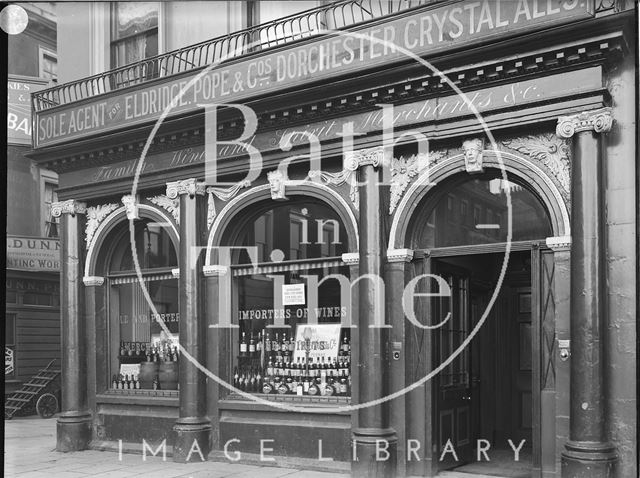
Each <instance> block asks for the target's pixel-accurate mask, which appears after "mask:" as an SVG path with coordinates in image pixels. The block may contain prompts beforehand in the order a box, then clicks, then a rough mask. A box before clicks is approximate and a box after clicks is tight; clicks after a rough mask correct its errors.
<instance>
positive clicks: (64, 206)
mask: <svg viewBox="0 0 640 478" xmlns="http://www.w3.org/2000/svg"><path fill="white" fill-rule="evenodd" d="M86 212H87V205H86V203H83V202H80V201H76V200H75V199H69V200H67V201H57V202H54V203H52V204H51V215H52V216H53V217H60V216H61V215H62V214H72V215H75V214H86Z"/></svg>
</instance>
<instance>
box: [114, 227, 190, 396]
mask: <svg viewBox="0 0 640 478" xmlns="http://www.w3.org/2000/svg"><path fill="white" fill-rule="evenodd" d="M129 237H130V236H129V229H128V224H127V227H126V228H123V229H122V231H121V232H120V236H118V240H117V241H116V242H115V246H114V247H113V249H112V253H111V258H110V261H109V274H108V277H107V280H108V283H109V298H108V300H109V315H110V327H109V329H110V330H109V332H110V338H111V340H110V344H111V345H110V348H111V350H110V352H111V354H110V356H111V361H110V365H111V384H110V388H111V389H114V390H132V389H134V390H135V389H162V390H175V389H177V387H178V355H179V350H178V337H179V322H180V315H179V310H178V279H176V278H174V277H173V275H172V273H171V269H174V268H176V267H177V257H176V253H175V249H174V246H173V244H172V242H171V240H170V237H169V235H168V233H167V232H166V230H165V229H164V228H163V227H162V226H160V225H159V224H158V223H155V222H153V221H149V220H139V221H136V222H135V249H136V256H137V260H138V261H137V262H138V265H139V267H140V271H141V273H142V279H143V280H142V283H141V282H140V280H139V278H138V276H137V274H136V271H135V265H134V264H135V263H134V260H133V255H132V246H131V243H130V240H129ZM143 286H144V287H143ZM145 289H146V292H147V293H148V296H149V299H150V300H151V304H153V308H152V307H151V304H150V303H149V301H148V300H147V298H146V297H145ZM154 309H155V310H154ZM161 324H164V327H163V326H162V325H161Z"/></svg>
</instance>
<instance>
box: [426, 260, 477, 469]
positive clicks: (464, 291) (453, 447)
mask: <svg viewBox="0 0 640 478" xmlns="http://www.w3.org/2000/svg"><path fill="white" fill-rule="evenodd" d="M434 266H435V267H434V269H435V273H436V274H438V275H439V276H441V277H442V278H443V279H445V280H446V282H447V283H448V284H449V288H450V290H451V295H450V296H448V297H436V298H434V299H433V300H432V304H433V313H434V318H435V321H434V322H439V321H440V320H443V319H444V318H445V317H446V316H447V315H448V314H451V316H450V317H449V320H447V322H446V323H445V324H444V325H443V326H442V327H440V328H438V329H436V330H435V331H434V336H433V338H434V347H433V352H434V358H433V363H434V365H436V366H438V365H440V364H442V363H444V362H445V361H447V360H448V359H450V357H451V355H452V354H453V353H454V352H455V351H456V350H457V349H458V348H459V347H460V346H461V345H462V344H463V342H464V341H465V339H466V338H467V337H468V336H469V331H470V313H469V273H468V272H467V271H466V270H465V269H461V268H457V267H453V266H451V265H449V264H446V263H444V262H441V261H437V262H436V261H434ZM470 371H471V353H470V347H465V348H464V349H463V351H462V352H461V353H460V354H459V355H458V356H457V357H456V358H455V359H453V361H451V362H450V363H449V364H448V365H447V366H446V367H444V369H442V371H441V372H440V373H439V374H438V375H437V379H436V381H435V384H436V386H435V387H434V394H435V397H434V403H435V405H436V407H435V412H436V413H435V417H434V418H435V421H436V433H435V436H434V438H435V441H436V443H437V448H438V454H437V456H436V457H434V459H436V460H438V468H439V469H449V468H454V467H456V466H460V465H461V464H463V463H467V462H469V461H471V460H472V457H473V437H474V433H473V430H472V426H473V419H472V413H473V412H472V390H471V388H472V382H471V374H470Z"/></svg>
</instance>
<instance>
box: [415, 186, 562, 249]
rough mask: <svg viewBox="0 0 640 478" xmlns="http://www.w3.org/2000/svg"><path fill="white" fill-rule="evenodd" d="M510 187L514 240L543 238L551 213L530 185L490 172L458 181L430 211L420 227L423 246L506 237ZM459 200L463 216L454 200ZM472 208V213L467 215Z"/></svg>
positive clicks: (478, 242) (547, 233)
mask: <svg viewBox="0 0 640 478" xmlns="http://www.w3.org/2000/svg"><path fill="white" fill-rule="evenodd" d="M507 191H509V193H510V196H511V207H512V218H513V219H512V238H511V239H512V241H524V240H533V239H544V238H546V237H549V236H551V235H552V232H551V224H550V222H549V218H548V214H547V212H546V210H545V208H544V206H543V205H542V203H541V202H540V200H539V199H538V198H537V197H536V196H535V195H534V194H533V193H532V192H531V191H529V190H528V189H527V188H525V187H523V186H521V185H519V184H517V183H515V182H513V181H510V180H504V179H502V178H495V177H491V176H488V175H484V176H482V177H475V178H472V179H468V180H466V181H463V182H461V183H460V182H458V183H457V184H455V185H454V186H453V187H452V188H451V190H450V191H449V192H448V193H447V194H446V195H444V196H443V197H442V198H441V199H440V200H439V201H438V202H437V204H436V205H435V207H434V208H433V209H432V210H426V209H427V206H423V207H424V209H425V211H424V212H425V214H427V213H428V214H429V219H428V220H427V222H426V224H425V225H424V226H423V227H422V228H421V230H420V231H418V234H417V236H416V237H417V242H418V247H420V248H432V247H451V246H463V245H475V244H488V243H498V242H506V241H507V217H508V210H507ZM458 202H460V204H461V207H460V213H461V214H460V216H459V217H458V216H457V215H456V214H455V213H456V211H457V208H455V207H454V204H457V203H458ZM468 208H472V209H471V210H472V211H473V217H471V218H466V219H465V216H466V215H467V209H468Z"/></svg>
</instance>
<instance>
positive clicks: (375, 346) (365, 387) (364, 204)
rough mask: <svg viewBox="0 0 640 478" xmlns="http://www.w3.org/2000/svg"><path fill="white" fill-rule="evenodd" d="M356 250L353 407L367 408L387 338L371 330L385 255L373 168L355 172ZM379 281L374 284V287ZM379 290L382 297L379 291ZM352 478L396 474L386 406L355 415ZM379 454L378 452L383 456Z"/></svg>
mask: <svg viewBox="0 0 640 478" xmlns="http://www.w3.org/2000/svg"><path fill="white" fill-rule="evenodd" d="M359 174H360V178H359V179H360V182H361V184H362V186H360V192H359V193H360V201H359V203H360V244H359V253H360V258H359V273H360V277H362V276H365V278H364V279H361V280H360V281H359V282H358V323H357V326H358V336H359V347H358V364H357V366H358V369H359V373H358V396H357V400H358V402H359V403H363V402H371V401H374V400H377V399H380V398H383V397H384V396H385V395H386V392H387V390H388V366H389V364H388V353H387V352H388V350H387V347H388V343H387V342H388V332H389V330H388V329H386V328H380V327H371V326H373V325H376V324H383V323H384V322H385V304H384V300H383V299H384V293H383V290H384V283H383V282H382V281H383V278H382V277H383V275H382V261H383V257H384V256H383V254H384V251H386V246H385V240H384V223H383V216H382V213H381V211H384V210H385V208H384V207H383V204H382V198H381V194H380V186H379V183H381V182H382V172H381V170H379V169H376V168H375V167H374V166H373V165H364V166H362V167H361V168H360V171H359ZM377 281H379V282H377ZM380 285H381V286H382V288H383V289H382V291H381V290H380V287H379V286H380ZM353 439H354V442H355V451H354V452H355V460H354V461H353V462H352V466H351V472H352V476H354V477H365V476H366V477H392V476H395V471H396V461H397V459H396V450H397V437H396V434H395V432H394V430H393V429H391V428H390V427H389V404H388V403H387V402H384V403H380V404H377V405H370V406H367V407H364V408H361V409H359V411H358V428H356V429H354V431H353ZM383 449H384V451H383Z"/></svg>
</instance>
